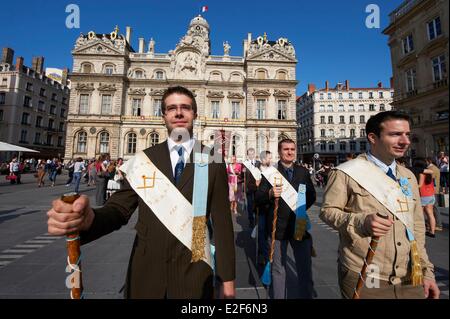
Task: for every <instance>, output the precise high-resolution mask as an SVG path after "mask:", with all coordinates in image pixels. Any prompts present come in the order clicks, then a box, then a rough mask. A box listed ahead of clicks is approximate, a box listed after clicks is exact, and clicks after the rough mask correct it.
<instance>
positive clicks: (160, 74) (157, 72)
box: [155, 71, 164, 80]
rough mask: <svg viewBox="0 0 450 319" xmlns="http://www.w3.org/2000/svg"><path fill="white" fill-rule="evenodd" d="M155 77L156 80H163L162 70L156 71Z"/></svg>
mask: <svg viewBox="0 0 450 319" xmlns="http://www.w3.org/2000/svg"><path fill="white" fill-rule="evenodd" d="M155 79H157V80H164V72H163V71H156V73H155Z"/></svg>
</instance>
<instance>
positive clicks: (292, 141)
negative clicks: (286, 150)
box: [278, 138, 295, 152]
mask: <svg viewBox="0 0 450 319" xmlns="http://www.w3.org/2000/svg"><path fill="white" fill-rule="evenodd" d="M284 143H289V144H295V142H294V140H292V139H290V138H283V139H282V140H281V141H279V142H278V152H279V151H281V145H282V144H284Z"/></svg>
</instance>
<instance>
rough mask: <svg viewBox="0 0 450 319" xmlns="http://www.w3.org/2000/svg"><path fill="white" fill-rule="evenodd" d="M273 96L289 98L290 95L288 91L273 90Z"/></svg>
mask: <svg viewBox="0 0 450 319" xmlns="http://www.w3.org/2000/svg"><path fill="white" fill-rule="evenodd" d="M273 96H276V97H291V96H292V94H291V93H289V92H288V91H285V90H275V92H274V93H273Z"/></svg>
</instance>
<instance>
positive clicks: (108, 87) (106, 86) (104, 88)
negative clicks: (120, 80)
mask: <svg viewBox="0 0 450 319" xmlns="http://www.w3.org/2000/svg"><path fill="white" fill-rule="evenodd" d="M98 90H99V91H110V92H112V91H117V89H116V85H115V84H103V83H100V85H99V87H98Z"/></svg>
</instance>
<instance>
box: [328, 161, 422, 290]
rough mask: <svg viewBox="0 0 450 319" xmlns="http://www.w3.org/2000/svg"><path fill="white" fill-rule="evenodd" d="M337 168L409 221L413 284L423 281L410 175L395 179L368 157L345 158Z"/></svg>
mask: <svg viewBox="0 0 450 319" xmlns="http://www.w3.org/2000/svg"><path fill="white" fill-rule="evenodd" d="M336 169H338V170H340V171H342V172H344V173H345V174H347V175H348V176H350V177H351V178H352V179H353V180H354V181H355V182H357V183H358V184H359V185H360V186H361V187H363V188H364V189H365V190H366V191H368V192H369V193H370V194H371V195H372V196H373V197H374V198H375V199H376V200H377V201H378V202H379V203H380V204H382V205H383V206H384V207H386V208H387V209H388V210H389V211H390V212H391V213H392V214H393V215H394V216H396V217H397V218H398V219H399V220H400V221H401V222H402V223H403V225H405V228H406V235H407V237H408V240H409V241H410V243H411V267H412V269H411V280H412V284H413V285H414V286H417V285H420V284H422V278H423V277H422V276H423V274H422V267H421V265H420V256H419V250H418V248H417V242H416V240H415V238H414V216H413V209H414V202H413V199H412V191H411V185H410V184H409V181H408V179H407V178H406V177H402V178H400V179H399V182H395V181H394V180H393V179H391V178H390V177H389V176H387V175H386V174H385V173H384V172H383V171H382V170H381V169H380V168H379V167H377V166H376V165H375V164H373V163H372V162H370V161H367V160H364V159H354V160H352V161H348V162H345V163H344V164H341V165H339V166H338V167H336ZM368 176H370V178H368Z"/></svg>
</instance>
